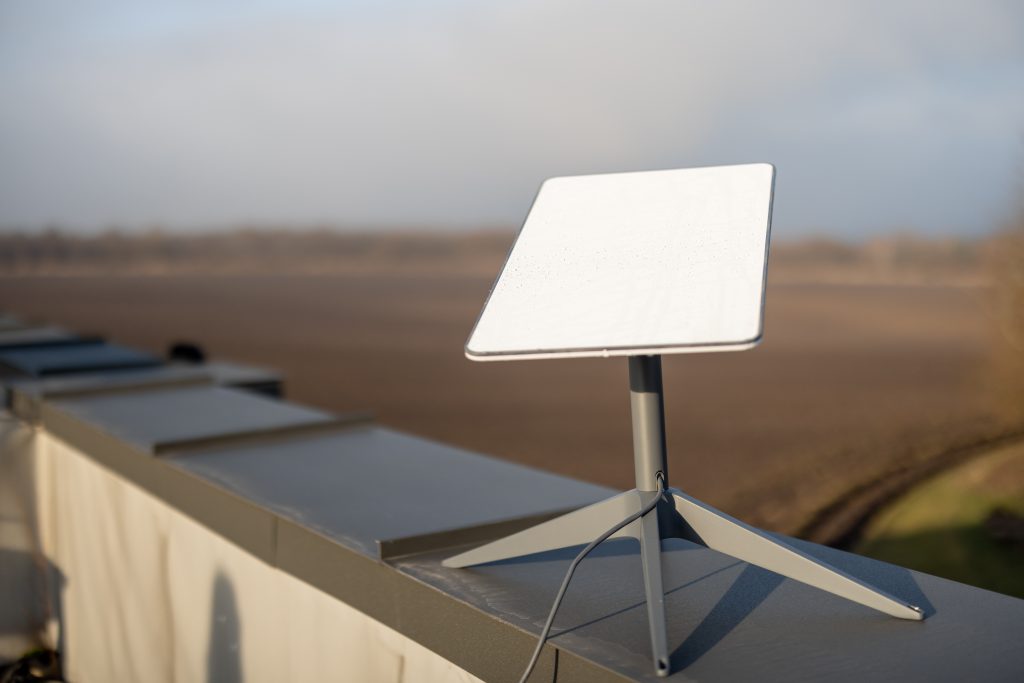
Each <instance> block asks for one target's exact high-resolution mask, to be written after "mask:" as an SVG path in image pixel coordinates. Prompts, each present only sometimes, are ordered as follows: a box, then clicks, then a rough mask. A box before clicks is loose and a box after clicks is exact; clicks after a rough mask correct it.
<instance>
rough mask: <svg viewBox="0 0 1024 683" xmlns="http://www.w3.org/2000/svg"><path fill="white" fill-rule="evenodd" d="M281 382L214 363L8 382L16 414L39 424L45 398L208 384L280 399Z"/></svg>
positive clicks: (257, 371) (242, 368)
mask: <svg viewBox="0 0 1024 683" xmlns="http://www.w3.org/2000/svg"><path fill="white" fill-rule="evenodd" d="M281 382H282V380H281V377H280V375H278V374H276V373H272V372H270V371H267V370H264V369H263V368H256V367H250V366H245V365H238V364H235V363H226V364H225V363H221V362H213V363H204V364H202V365H174V364H171V365H159V366H155V367H146V368H137V369H129V370H118V371H115V372H109V371H108V372H105V371H102V370H100V371H97V372H90V373H85V374H74V375H65V376H61V375H58V376H51V377H42V378H31V379H29V378H25V379H15V380H11V381H9V382H8V384H7V392H8V395H9V397H10V398H9V403H10V405H11V407H12V410H13V411H14V412H15V414H16V415H18V417H20V418H21V419H23V420H27V421H29V422H36V421H38V419H39V410H40V407H41V405H42V402H43V399H58V398H83V397H86V396H101V395H104V394H116V393H126V392H137V391H146V390H148V389H160V388H174V387H184V386H200V385H208V384H216V385H219V386H226V387H232V388H237V389H245V390H247V391H253V392H256V393H260V394H263V395H265V396H269V397H272V398H279V397H280V396H281V394H282V393H283V390H282V387H281Z"/></svg>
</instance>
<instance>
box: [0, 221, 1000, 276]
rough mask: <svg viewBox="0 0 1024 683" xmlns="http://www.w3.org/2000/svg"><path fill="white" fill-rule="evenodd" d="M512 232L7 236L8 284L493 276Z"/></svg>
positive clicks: (889, 258)
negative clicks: (212, 276)
mask: <svg viewBox="0 0 1024 683" xmlns="http://www.w3.org/2000/svg"><path fill="white" fill-rule="evenodd" d="M513 238H514V232H513V231H511V230H508V231H497V230H496V231H490V232H483V231H481V232H469V233H457V232H444V233H442V232H408V233H396V232H377V233H370V232H366V233H349V232H335V231H329V230H305V231H303V230H284V229H279V230H237V231H231V232H212V233H202V234H178V233H168V232H160V231H149V232H144V233H122V232H107V233H103V234H98V235H85V236H83V235H76V234H69V233H66V232H62V231H59V230H50V231H47V232H42V233H13V234H12V233H7V234H0V274H3V275H85V274H89V275H93V274H95V275H139V274H151V275H159V274H172V273H204V274H209V273H225V274H229V273H252V272H255V273H333V272H360V271H395V270H408V271H411V272H421V273H423V272H431V273H435V274H439V275H441V274H445V273H460V272H467V271H472V272H481V273H494V272H496V270H497V268H498V267H499V266H500V264H501V262H502V260H503V259H504V257H505V254H506V253H507V251H508V248H509V246H510V245H511V244H512V240H513ZM992 243H993V239H987V240H981V241H970V240H958V239H925V238H919V237H885V238H878V239H874V240H871V241H868V242H866V243H863V244H849V243H843V242H838V241H834V240H828V239H805V240H801V241H796V242H776V243H775V244H773V245H772V258H771V268H772V270H771V278H778V279H779V280H781V281H787V280H788V281H792V280H814V281H831V280H836V281H851V280H852V281H859V280H866V281H876V280H884V281H891V280H910V281H920V280H929V281H930V280H957V281H967V280H978V279H981V278H984V277H985V274H986V272H987V270H986V267H985V263H986V262H987V259H988V254H990V252H991V251H992V250H993V246H992Z"/></svg>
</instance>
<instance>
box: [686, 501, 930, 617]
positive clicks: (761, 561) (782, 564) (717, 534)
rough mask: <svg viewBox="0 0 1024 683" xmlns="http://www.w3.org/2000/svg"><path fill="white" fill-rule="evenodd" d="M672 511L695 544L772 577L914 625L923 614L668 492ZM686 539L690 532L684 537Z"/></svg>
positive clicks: (808, 556)
mask: <svg viewBox="0 0 1024 683" xmlns="http://www.w3.org/2000/svg"><path fill="white" fill-rule="evenodd" d="M671 494H672V497H673V498H674V499H675V504H676V511H677V512H678V513H679V514H680V516H681V517H682V518H683V520H684V521H685V522H686V526H688V527H689V530H688V531H692V536H693V537H695V539H696V540H697V542H699V543H701V544H703V545H705V546H707V547H708V548H711V549H712V550H717V551H719V552H721V553H724V554H726V555H731V556H732V557H735V558H736V559H738V560H743V561H745V562H749V563H750V564H753V565H757V566H758V567H763V568H764V569H767V570H769V571H773V572H775V573H776V574H781V575H782V576H785V577H788V578H790V579H793V580H795V581H800V582H802V583H806V584H808V585H810V586H814V587H815V588H820V589H821V590H823V591H827V592H829V593H832V594H833V595H838V596H840V597H842V598H846V599H847V600H852V601H853V602H856V603H859V604H861V605H864V606H866V607H871V608H873V609H876V610H878V611H879V612H884V613H885V614H888V615H890V616H893V617H897V618H899V619H911V620H916V621H920V620H921V619H924V613H923V612H922V611H921V609H920V608H919V607H915V606H914V605H910V604H908V603H906V602H904V601H902V600H899V599H898V598H895V597H893V596H891V595H889V594H888V593H886V592H884V591H881V590H878V589H877V588H874V587H872V586H870V585H868V584H866V583H864V582H863V581H861V580H860V579H856V578H854V577H852V576H850V575H849V574H847V573H845V572H843V571H841V570H839V569H836V568H835V567H832V566H830V565H828V564H826V563H824V562H822V561H820V560H818V559H815V558H813V557H811V556H810V555H808V554H807V553H805V552H803V551H801V550H797V549H796V548H794V547H793V546H791V545H789V544H787V543H784V542H782V541H779V540H777V539H776V538H774V537H772V536H769V535H768V534H767V533H765V532H763V531H761V530H760V529H756V528H754V527H752V526H749V525H748V524H744V523H743V522H741V521H739V520H737V519H733V518H732V517H730V516H728V515H726V514H725V513H722V512H719V511H718V510H715V509H714V508H712V507H710V506H708V505H705V504H704V503H702V502H700V501H699V500H696V499H694V498H690V497H689V496H687V495H686V494H684V493H682V492H681V491H678V490H675V489H673V490H672V491H671ZM687 535H688V536H689V535H691V534H687Z"/></svg>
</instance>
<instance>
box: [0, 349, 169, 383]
mask: <svg viewBox="0 0 1024 683" xmlns="http://www.w3.org/2000/svg"><path fill="white" fill-rule="evenodd" d="M161 363H162V361H161V360H160V359H159V358H157V357H156V356H154V355H152V354H149V353H145V352H144V351H138V350H136V349H132V348H129V347H127V346H120V345H119V344H106V343H100V342H94V343H85V344H68V345H59V346H41V347H33V348H17V349H11V350H3V351H0V364H3V365H5V366H7V367H9V368H11V369H13V370H17V371H18V372H21V373H23V374H25V375H28V376H31V377H46V376H49V375H59V374H70V373H80V372H94V371H96V370H118V369H128V368H145V367H154V366H157V365H160V364H161Z"/></svg>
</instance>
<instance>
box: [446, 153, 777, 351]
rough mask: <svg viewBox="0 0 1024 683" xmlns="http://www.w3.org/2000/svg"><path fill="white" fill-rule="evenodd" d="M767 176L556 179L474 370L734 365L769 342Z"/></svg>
mask: <svg viewBox="0 0 1024 683" xmlns="http://www.w3.org/2000/svg"><path fill="white" fill-rule="evenodd" d="M774 177H775V169H774V168H773V167H772V166H771V165H769V164H747V165H743V166H717V167H710V168H687V169H680V170H675V171H648V172H641V173H611V174H606V175H591V176H575V177H568V178H552V179H551V180H548V181H547V182H545V183H544V185H543V186H542V187H541V189H540V193H539V194H538V195H537V198H536V200H535V201H534V204H533V208H532V209H530V213H529V216H527V218H526V223H525V224H524V225H523V229H522V230H521V231H520V233H519V236H518V237H517V238H516V242H515V245H514V246H513V248H512V251H511V252H510V253H509V256H508V260H507V261H506V262H505V267H504V268H503V269H502V271H501V274H500V275H499V276H498V280H497V282H495V284H494V288H493V289H492V290H491V294H490V296H489V297H488V299H487V303H486V304H485V305H484V309H483V311H482V313H481V314H480V318H479V319H478V321H477V324H476V327H475V328H474V330H473V333H472V335H471V336H470V339H469V342H468V343H467V344H466V355H467V356H468V357H469V358H471V359H473V360H516V359H524V358H558V357H584V356H634V355H645V354H647V355H649V354H664V353H693V352H699V351H738V350H742V349H749V348H751V347H752V346H754V345H755V344H757V343H758V342H759V341H760V340H761V334H762V330H763V321H764V290H765V286H764V285H765V275H766V272H767V263H768V232H769V226H770V223H771V205H772V185H773V180H774Z"/></svg>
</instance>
